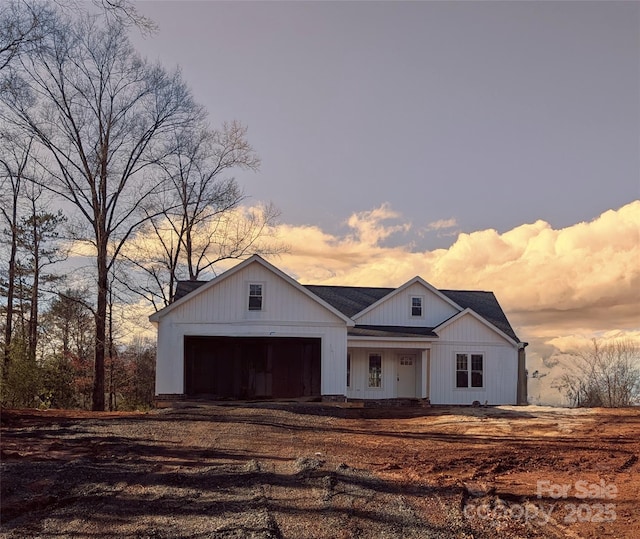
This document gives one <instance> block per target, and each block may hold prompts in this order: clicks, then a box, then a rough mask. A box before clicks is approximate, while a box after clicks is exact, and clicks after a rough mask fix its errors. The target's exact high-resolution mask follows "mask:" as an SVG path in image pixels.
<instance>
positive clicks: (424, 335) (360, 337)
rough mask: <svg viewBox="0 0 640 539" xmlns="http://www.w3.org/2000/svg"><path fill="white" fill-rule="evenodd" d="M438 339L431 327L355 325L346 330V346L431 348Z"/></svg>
mask: <svg viewBox="0 0 640 539" xmlns="http://www.w3.org/2000/svg"><path fill="white" fill-rule="evenodd" d="M437 340H438V335H437V334H436V333H434V332H433V328H427V327H409V326H364V325H357V326H355V327H352V328H349V329H348V331H347V346H348V347H350V348H397V349H419V350H425V349H428V348H431V343H432V342H434V341H437Z"/></svg>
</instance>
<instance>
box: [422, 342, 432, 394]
mask: <svg viewBox="0 0 640 539" xmlns="http://www.w3.org/2000/svg"><path fill="white" fill-rule="evenodd" d="M429 355H430V354H429V349H428V348H425V349H423V350H421V351H420V367H421V371H422V372H421V373H420V388H421V389H420V398H421V399H428V398H429V368H430V365H429Z"/></svg>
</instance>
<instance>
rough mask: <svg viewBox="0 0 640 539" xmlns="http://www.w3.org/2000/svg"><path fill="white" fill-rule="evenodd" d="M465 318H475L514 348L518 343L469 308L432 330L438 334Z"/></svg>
mask: <svg viewBox="0 0 640 539" xmlns="http://www.w3.org/2000/svg"><path fill="white" fill-rule="evenodd" d="M465 316H472V317H473V318H475V319H476V320H477V321H478V322H480V323H481V324H483V325H484V326H486V327H487V328H488V329H490V330H491V331H493V332H495V333H497V334H498V335H500V337H502V338H503V339H505V340H506V341H508V342H509V343H511V344H513V345H514V346H517V345H518V342H517V341H516V340H514V339H513V338H512V337H511V336H509V335H507V334H506V333H505V332H504V331H502V330H501V329H500V328H498V327H496V326H495V325H494V324H492V323H491V322H489V321H488V320H486V319H485V318H484V317H482V316H480V315H479V314H478V313H476V312H475V311H474V310H473V309H470V308H468V307H467V308H466V309H464V310H463V311H461V312H459V313H458V314H455V315H453V316H452V317H451V318H449V319H448V320H445V321H444V322H442V323H441V324H440V325H438V326H436V327H435V328H433V330H434V331H435V332H436V333H438V332H439V331H442V330H443V329H444V328H446V327H447V326H450V325H451V324H453V323H454V322H457V321H458V320H460V319H461V318H463V317H465Z"/></svg>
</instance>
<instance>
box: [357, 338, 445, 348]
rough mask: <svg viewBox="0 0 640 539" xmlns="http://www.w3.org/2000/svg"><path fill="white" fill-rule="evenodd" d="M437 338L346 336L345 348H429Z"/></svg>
mask: <svg viewBox="0 0 640 539" xmlns="http://www.w3.org/2000/svg"><path fill="white" fill-rule="evenodd" d="M435 340H437V339H384V338H381V337H347V348H371V349H383V348H384V349H394V350H429V349H430V348H431V343H433V342H434V341H435Z"/></svg>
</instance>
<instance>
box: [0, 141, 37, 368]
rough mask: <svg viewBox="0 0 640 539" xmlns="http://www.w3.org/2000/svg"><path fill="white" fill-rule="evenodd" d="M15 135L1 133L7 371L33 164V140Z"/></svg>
mask: <svg viewBox="0 0 640 539" xmlns="http://www.w3.org/2000/svg"><path fill="white" fill-rule="evenodd" d="M14 136H15V134H10V133H9V132H7V131H5V132H3V133H0V150H1V153H0V167H1V168H0V214H2V217H3V218H4V223H5V226H6V227H7V228H6V229H5V233H6V234H7V236H8V243H9V260H8V267H7V283H6V295H7V311H6V320H5V327H4V333H5V334H4V370H3V372H4V373H5V375H6V373H7V372H8V366H9V361H10V358H11V340H12V337H13V315H14V296H15V285H16V271H17V265H18V258H17V255H18V236H19V229H20V214H19V209H18V206H19V202H20V197H21V195H22V193H23V191H24V183H25V179H24V175H25V169H26V167H27V166H28V163H29V153H30V151H31V143H32V140H31V139H29V140H27V141H26V142H25V144H24V145H22V144H19V143H18V142H19V139H18V138H17V137H16V138H14Z"/></svg>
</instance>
